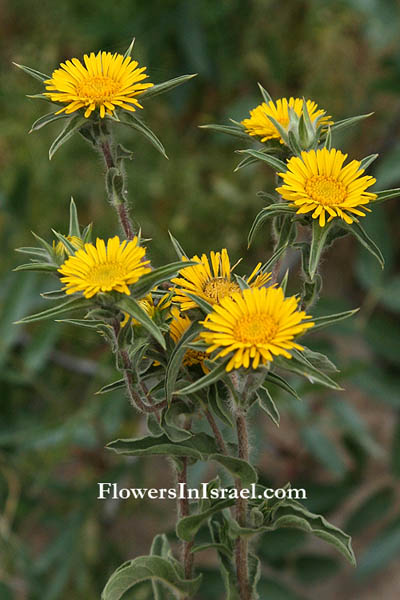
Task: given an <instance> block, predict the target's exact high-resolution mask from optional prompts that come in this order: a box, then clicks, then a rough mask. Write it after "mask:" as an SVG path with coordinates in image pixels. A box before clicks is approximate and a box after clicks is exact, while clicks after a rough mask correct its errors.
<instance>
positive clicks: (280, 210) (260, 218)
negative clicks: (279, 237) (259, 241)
mask: <svg viewBox="0 0 400 600" xmlns="http://www.w3.org/2000/svg"><path fill="white" fill-rule="evenodd" d="M279 215H292V216H294V215H295V210H294V209H293V208H291V207H290V206H288V205H287V204H286V203H285V204H284V203H283V202H277V203H276V204H270V205H269V206H266V207H265V208H263V209H262V210H260V212H259V213H258V215H257V216H256V218H255V219H254V221H253V224H252V226H251V229H250V231H249V235H248V238H247V243H248V246H250V244H251V243H252V241H253V239H254V236H255V235H256V233H257V231H258V230H259V228H260V227H261V225H263V223H264V222H265V221H267V220H268V219H271V218H272V217H277V216H279ZM278 250H280V249H278ZM278 250H277V252H278ZM284 250H285V246H283V247H282V252H283V251H284ZM275 254H276V253H275ZM275 254H274V255H273V256H272V257H271V258H270V260H269V263H271V261H272V260H274V262H275V261H276V260H277V259H278V258H279V256H280V254H278V256H275Z"/></svg>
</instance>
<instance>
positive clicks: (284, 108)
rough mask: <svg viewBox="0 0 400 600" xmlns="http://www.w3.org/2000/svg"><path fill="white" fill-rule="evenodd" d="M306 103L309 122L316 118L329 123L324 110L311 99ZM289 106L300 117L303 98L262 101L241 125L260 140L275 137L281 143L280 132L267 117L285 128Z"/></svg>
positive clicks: (323, 122) (321, 122)
mask: <svg viewBox="0 0 400 600" xmlns="http://www.w3.org/2000/svg"><path fill="white" fill-rule="evenodd" d="M306 105H307V111H308V114H309V116H310V120H311V123H314V122H315V121H316V119H319V121H318V124H325V125H329V124H330V123H331V121H330V118H331V117H328V116H325V111H324V110H322V109H320V108H318V105H317V104H316V103H315V102H314V101H313V100H307V102H306ZM289 108H291V109H293V110H294V112H295V113H296V114H297V116H298V117H300V116H301V114H302V112H303V99H302V98H289V100H288V99H287V98H280V99H279V100H276V102H274V101H273V100H271V101H270V102H268V104H267V103H266V102H263V103H262V104H259V105H258V106H257V107H256V108H254V109H253V110H251V111H250V118H248V119H244V120H243V121H242V125H243V126H244V128H245V129H246V132H247V133H248V134H249V135H252V136H260V137H261V141H262V142H267V141H268V140H273V139H277V140H279V141H280V142H281V143H283V141H282V139H281V134H280V133H279V131H278V130H277V128H276V127H275V125H274V124H273V123H272V122H271V121H270V120H269V118H268V117H272V118H273V119H275V121H278V123H280V125H282V127H284V129H287V127H288V126H289V122H290V111H289Z"/></svg>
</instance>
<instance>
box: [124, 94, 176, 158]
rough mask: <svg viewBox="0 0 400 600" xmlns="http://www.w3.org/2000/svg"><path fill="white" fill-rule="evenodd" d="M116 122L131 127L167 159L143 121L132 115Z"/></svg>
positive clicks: (158, 141) (153, 134)
mask: <svg viewBox="0 0 400 600" xmlns="http://www.w3.org/2000/svg"><path fill="white" fill-rule="evenodd" d="M149 89H151V88H149ZM117 122H118V123H121V125H128V127H132V129H135V131H137V132H138V133H140V134H141V135H143V136H144V137H145V138H146V139H147V140H148V141H149V142H150V144H152V146H154V148H155V149H156V150H158V151H159V152H160V154H162V155H163V156H164V158H166V159H168V156H167V153H166V152H165V148H164V146H163V144H162V143H161V141H160V140H159V139H158V137H157V136H156V134H155V133H154V132H153V131H152V130H151V129H150V128H149V127H147V125H145V124H144V123H143V121H139V119H138V118H136V117H134V116H133V115H130V114H125V115H124V118H123V119H119V120H118V121H117Z"/></svg>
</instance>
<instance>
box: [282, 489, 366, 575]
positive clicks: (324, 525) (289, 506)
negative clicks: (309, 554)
mask: <svg viewBox="0 0 400 600" xmlns="http://www.w3.org/2000/svg"><path fill="white" fill-rule="evenodd" d="M271 521H272V525H271V527H272V529H279V528H281V527H293V528H294V529H300V530H302V531H306V532H309V533H312V534H313V535H316V536H317V537H319V538H321V539H323V540H325V541H326V542H328V544H331V545H332V546H334V547H335V548H336V549H337V550H338V551H339V552H340V553H341V554H343V556H345V557H346V558H347V560H348V561H349V562H350V563H351V564H352V565H353V566H355V564H356V560H355V557H354V552H353V549H352V547H351V537H350V536H349V535H347V534H346V533H344V532H343V531H342V530H341V529H339V528H338V527H335V526H334V525H332V524H331V523H328V521H327V520H326V519H325V518H324V517H322V516H321V515H316V514H314V513H311V512H310V511H308V510H307V509H306V508H304V507H303V506H302V505H301V504H300V503H299V502H296V501H295V500H284V501H283V502H282V503H281V504H279V505H277V508H276V509H275V510H274V511H273V514H272V515H271Z"/></svg>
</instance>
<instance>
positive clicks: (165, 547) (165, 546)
mask: <svg viewBox="0 0 400 600" xmlns="http://www.w3.org/2000/svg"><path fill="white" fill-rule="evenodd" d="M170 552H171V547H170V545H169V542H168V539H167V536H166V535H165V534H159V535H156V536H155V538H154V539H153V542H152V544H151V548H150V554H151V556H160V557H161V558H165V559H167V558H168V556H169V553H170ZM151 584H152V588H153V594H154V600H171V595H170V591H169V590H168V588H167V587H166V586H165V585H164V584H162V583H161V582H159V581H157V579H155V578H153V580H152V582H151Z"/></svg>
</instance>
